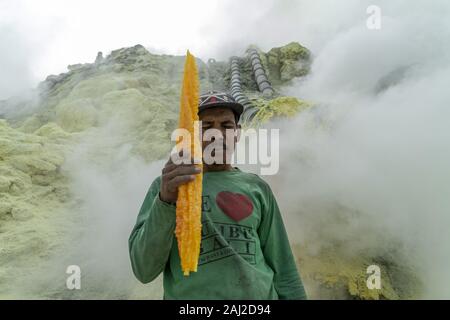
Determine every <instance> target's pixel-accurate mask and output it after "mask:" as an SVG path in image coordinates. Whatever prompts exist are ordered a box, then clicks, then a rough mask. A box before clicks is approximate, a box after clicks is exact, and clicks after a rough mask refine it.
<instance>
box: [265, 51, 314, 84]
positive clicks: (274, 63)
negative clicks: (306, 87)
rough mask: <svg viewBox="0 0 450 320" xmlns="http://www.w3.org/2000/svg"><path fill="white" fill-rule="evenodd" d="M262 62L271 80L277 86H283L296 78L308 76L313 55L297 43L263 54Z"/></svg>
mask: <svg viewBox="0 0 450 320" xmlns="http://www.w3.org/2000/svg"><path fill="white" fill-rule="evenodd" d="M262 60H263V61H265V66H266V69H267V71H268V75H269V78H270V79H271V81H272V82H273V83H275V84H282V83H285V82H287V81H290V80H292V79H294V78H296V77H303V76H305V75H307V74H308V72H309V67H310V64H311V53H310V52H309V50H308V49H307V48H305V47H303V46H301V45H300V44H299V43H297V42H291V43H289V44H288V45H286V46H284V47H279V48H273V49H271V50H270V51H269V52H267V53H266V54H262Z"/></svg>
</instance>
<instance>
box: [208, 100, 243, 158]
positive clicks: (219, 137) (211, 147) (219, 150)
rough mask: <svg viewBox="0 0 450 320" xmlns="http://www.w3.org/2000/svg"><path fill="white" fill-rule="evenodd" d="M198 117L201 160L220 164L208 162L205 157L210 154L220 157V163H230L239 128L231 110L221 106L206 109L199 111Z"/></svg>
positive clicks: (213, 156)
mask: <svg viewBox="0 0 450 320" xmlns="http://www.w3.org/2000/svg"><path fill="white" fill-rule="evenodd" d="M199 119H200V121H202V135H203V139H202V150H203V162H204V163H207V164H212V163H211V162H213V163H214V164H220V163H218V162H217V161H212V160H209V162H208V159H206V157H209V156H212V158H214V159H221V160H219V161H221V162H222V163H231V156H232V154H233V152H234V149H235V144H236V142H237V141H238V138H239V136H238V133H239V132H238V130H239V129H240V125H238V124H236V119H235V116H234V113H233V111H231V110H230V109H228V108H222V107H217V108H212V109H207V110H204V111H202V112H200V114H199ZM227 135H228V139H227ZM210 159H211V157H210Z"/></svg>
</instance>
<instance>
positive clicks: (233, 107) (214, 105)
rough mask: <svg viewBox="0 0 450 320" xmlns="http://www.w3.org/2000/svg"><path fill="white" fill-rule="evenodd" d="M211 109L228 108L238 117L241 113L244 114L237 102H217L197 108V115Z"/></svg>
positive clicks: (242, 107) (241, 106)
mask: <svg viewBox="0 0 450 320" xmlns="http://www.w3.org/2000/svg"><path fill="white" fill-rule="evenodd" d="M213 108H229V109H231V110H232V111H233V112H234V113H235V114H237V115H238V116H241V114H242V112H244V106H243V105H242V104H240V103H237V102H223V101H221V102H218V103H210V104H207V105H203V106H201V107H199V108H198V113H200V112H202V111H205V110H208V109H213Z"/></svg>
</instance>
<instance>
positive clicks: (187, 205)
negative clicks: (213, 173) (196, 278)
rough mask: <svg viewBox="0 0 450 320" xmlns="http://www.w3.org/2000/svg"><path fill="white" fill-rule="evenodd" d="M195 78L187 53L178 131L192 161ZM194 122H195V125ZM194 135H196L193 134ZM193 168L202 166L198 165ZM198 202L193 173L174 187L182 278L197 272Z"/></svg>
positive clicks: (198, 154)
mask: <svg viewBox="0 0 450 320" xmlns="http://www.w3.org/2000/svg"><path fill="white" fill-rule="evenodd" d="M199 87H200V84H199V77H198V70H197V65H196V63H195V58H194V56H193V55H191V54H190V53H189V51H188V52H187V56H186V62H185V65H184V75H183V86H182V89H181V97H180V118H179V128H183V129H186V130H188V131H189V133H190V135H191V146H190V149H191V150H189V152H190V154H191V155H193V156H194V158H196V159H201V149H199V147H198V146H200V141H199V140H198V141H197V143H195V139H199V137H198V132H199V128H195V126H198V120H199V119H198V100H199ZM196 121H197V122H196ZM196 134H197V135H196ZM196 166H198V167H200V168H201V167H202V164H197V165H196ZM201 200H202V175H201V174H197V175H196V176H195V180H194V181H191V182H189V183H188V184H185V185H182V186H180V187H179V188H178V198H177V209H176V228H175V234H176V238H177V242H178V252H179V255H180V260H181V269H182V271H183V274H184V275H185V276H188V275H189V273H190V272H196V271H197V263H198V258H199V255H200V241H201V227H202V224H201V214H202V209H201Z"/></svg>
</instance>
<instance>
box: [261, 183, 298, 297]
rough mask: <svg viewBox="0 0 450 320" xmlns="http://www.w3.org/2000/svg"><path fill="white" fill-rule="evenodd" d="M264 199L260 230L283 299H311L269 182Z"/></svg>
mask: <svg viewBox="0 0 450 320" xmlns="http://www.w3.org/2000/svg"><path fill="white" fill-rule="evenodd" d="M264 186H265V189H266V192H265V199H264V201H263V203H264V205H263V216H262V218H261V223H260V226H259V229H258V232H259V237H260V241H261V248H262V252H263V254H264V258H265V260H266V262H267V264H268V265H269V266H270V267H271V268H272V270H273V271H274V285H275V289H276V291H277V293H278V296H279V299H281V300H303V299H307V296H306V292H305V289H304V287H303V283H302V280H301V278H300V275H299V272H298V270H297V266H296V264H295V259H294V256H293V254H292V250H291V247H290V245H289V239H288V236H287V233H286V229H285V227H284V224H283V220H282V217H281V214H280V210H279V208H278V204H277V201H276V199H275V196H274V195H273V193H272V190H271V189H270V187H269V185H268V184H266V183H264Z"/></svg>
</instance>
